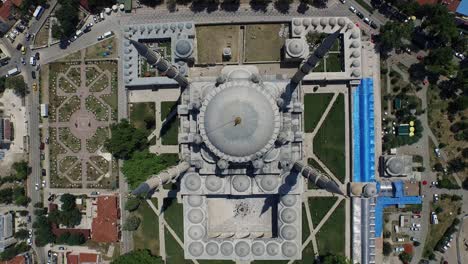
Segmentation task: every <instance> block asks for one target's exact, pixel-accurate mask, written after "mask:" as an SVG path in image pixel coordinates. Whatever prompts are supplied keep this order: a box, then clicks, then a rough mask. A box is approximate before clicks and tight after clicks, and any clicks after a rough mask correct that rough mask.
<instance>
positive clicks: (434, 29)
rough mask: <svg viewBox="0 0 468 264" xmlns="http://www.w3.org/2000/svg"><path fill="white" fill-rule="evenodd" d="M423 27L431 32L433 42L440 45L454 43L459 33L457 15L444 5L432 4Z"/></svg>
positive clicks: (427, 11) (428, 8)
mask: <svg viewBox="0 0 468 264" xmlns="http://www.w3.org/2000/svg"><path fill="white" fill-rule="evenodd" d="M422 27H423V28H425V29H426V30H427V31H428V32H429V36H430V37H431V38H432V40H433V43H434V44H435V45H437V46H439V47H442V46H447V45H450V44H451V43H452V40H454V39H455V38H456V37H457V35H458V30H457V26H456V24H455V17H454V15H453V14H451V13H449V11H448V9H447V7H446V6H444V5H430V6H429V7H427V10H426V19H425V20H424V22H423V24H422Z"/></svg>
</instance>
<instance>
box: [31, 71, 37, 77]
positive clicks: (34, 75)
mask: <svg viewBox="0 0 468 264" xmlns="http://www.w3.org/2000/svg"><path fill="white" fill-rule="evenodd" d="M31 77H32V78H33V79H36V72H35V71H32V72H31Z"/></svg>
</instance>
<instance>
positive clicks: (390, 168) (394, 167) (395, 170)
mask: <svg viewBox="0 0 468 264" xmlns="http://www.w3.org/2000/svg"><path fill="white" fill-rule="evenodd" d="M385 165H386V167H387V172H388V173H389V174H391V175H395V176H396V175H401V174H403V171H404V168H405V165H404V163H403V161H402V160H401V159H400V158H398V157H391V158H390V159H388V160H387V162H386V164H385Z"/></svg>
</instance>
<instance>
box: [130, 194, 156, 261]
mask: <svg viewBox="0 0 468 264" xmlns="http://www.w3.org/2000/svg"><path fill="white" fill-rule="evenodd" d="M153 204H154V205H155V206H156V207H157V206H158V204H157V203H153ZM135 214H136V215H137V216H139V217H140V219H141V223H140V226H139V227H138V230H136V231H135V232H133V243H134V249H149V250H151V253H152V254H153V255H156V256H159V223H158V216H157V215H156V214H155V213H154V211H153V209H151V207H150V206H149V205H148V203H147V202H146V201H144V200H142V201H141V203H140V206H139V207H138V209H137V210H136V211H135Z"/></svg>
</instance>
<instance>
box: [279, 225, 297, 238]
mask: <svg viewBox="0 0 468 264" xmlns="http://www.w3.org/2000/svg"><path fill="white" fill-rule="evenodd" d="M281 236H282V237H283V238H284V239H286V240H293V239H295V238H296V236H297V231H296V228H294V227H293V226H292V225H286V226H284V227H283V228H282V229H281Z"/></svg>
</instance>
